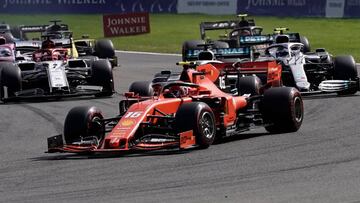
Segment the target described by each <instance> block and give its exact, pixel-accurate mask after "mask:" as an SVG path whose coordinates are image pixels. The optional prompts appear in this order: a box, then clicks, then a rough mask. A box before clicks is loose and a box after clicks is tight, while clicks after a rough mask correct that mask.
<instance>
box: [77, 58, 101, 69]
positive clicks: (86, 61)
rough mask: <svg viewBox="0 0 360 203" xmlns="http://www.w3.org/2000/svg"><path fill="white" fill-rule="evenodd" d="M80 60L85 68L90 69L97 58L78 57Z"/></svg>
mask: <svg viewBox="0 0 360 203" xmlns="http://www.w3.org/2000/svg"><path fill="white" fill-rule="evenodd" d="M79 58H80V59H83V60H84V61H85V63H86V65H87V66H89V67H91V66H92V64H93V63H94V61H97V60H99V57H97V56H82V57H79Z"/></svg>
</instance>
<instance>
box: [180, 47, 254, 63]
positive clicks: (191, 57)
mask: <svg viewBox="0 0 360 203" xmlns="http://www.w3.org/2000/svg"><path fill="white" fill-rule="evenodd" d="M210 50H211V51H212V52H213V53H214V54H215V57H216V58H250V57H251V48H250V47H238V48H219V49H215V48H214V49H210ZM203 51H204V49H201V48H199V49H189V50H186V52H185V57H184V59H185V60H186V61H196V60H198V56H199V53H200V52H203Z"/></svg>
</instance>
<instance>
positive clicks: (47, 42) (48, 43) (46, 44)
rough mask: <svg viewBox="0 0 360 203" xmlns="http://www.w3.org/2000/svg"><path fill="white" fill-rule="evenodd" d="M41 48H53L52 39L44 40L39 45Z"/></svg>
mask: <svg viewBox="0 0 360 203" xmlns="http://www.w3.org/2000/svg"><path fill="white" fill-rule="evenodd" d="M41 48H42V49H51V48H55V43H54V42H53V41H52V40H49V39H48V40H45V41H44V42H43V43H42V45H41Z"/></svg>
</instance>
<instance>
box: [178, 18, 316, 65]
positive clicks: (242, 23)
mask: <svg viewBox="0 0 360 203" xmlns="http://www.w3.org/2000/svg"><path fill="white" fill-rule="evenodd" d="M246 16H247V15H246V14H241V15H238V17H241V20H230V21H218V22H202V23H201V24H200V35H201V40H189V41H185V42H184V43H183V45H182V57H183V60H184V61H188V60H190V59H189V58H187V57H186V56H187V55H188V53H189V52H196V51H201V49H202V48H201V46H203V45H204V44H213V46H212V48H214V49H226V48H239V47H244V46H246V47H247V46H251V47H252V48H255V49H256V51H260V52H261V51H262V50H263V49H264V48H266V47H267V46H269V45H270V44H272V43H274V42H275V40H276V37H277V36H278V35H284V34H286V35H287V36H289V39H290V41H291V42H299V43H302V44H304V47H303V49H304V52H309V51H310V43H309V40H308V39H307V38H306V37H305V36H301V35H300V34H299V33H284V32H285V31H287V30H288V29H287V28H275V29H274V33H272V34H262V31H263V28H262V27H260V26H256V25H255V20H254V19H246V18H245V17H246ZM224 29H225V30H226V32H225V34H224V35H220V39H217V40H211V39H209V38H208V37H207V36H206V31H207V30H224ZM227 30H231V31H230V32H229V33H228V32H227Z"/></svg>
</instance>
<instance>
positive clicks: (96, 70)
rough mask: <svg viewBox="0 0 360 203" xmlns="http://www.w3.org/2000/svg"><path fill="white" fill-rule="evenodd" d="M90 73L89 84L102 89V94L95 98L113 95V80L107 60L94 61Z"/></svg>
mask: <svg viewBox="0 0 360 203" xmlns="http://www.w3.org/2000/svg"><path fill="white" fill-rule="evenodd" d="M91 71H92V76H91V83H92V84H93V85H98V86H102V87H103V90H102V92H101V93H98V94H97V95H96V96H111V95H112V94H113V93H114V79H113V73H112V68H111V64H110V62H109V61H108V60H98V61H94V62H93V64H92V67H91Z"/></svg>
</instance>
